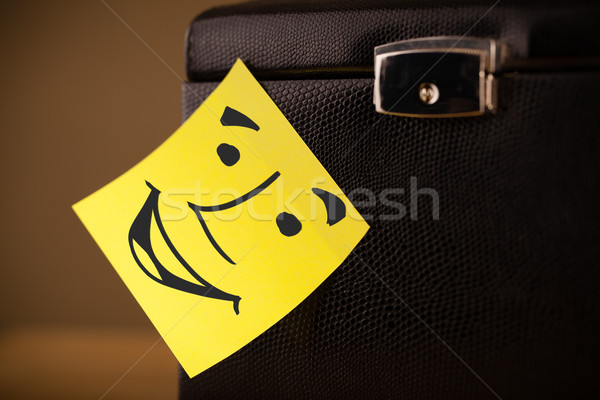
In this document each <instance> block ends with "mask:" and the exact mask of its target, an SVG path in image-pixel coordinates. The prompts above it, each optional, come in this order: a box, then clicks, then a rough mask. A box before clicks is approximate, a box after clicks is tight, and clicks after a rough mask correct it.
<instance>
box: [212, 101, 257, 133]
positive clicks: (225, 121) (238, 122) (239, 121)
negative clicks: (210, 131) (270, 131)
mask: <svg viewBox="0 0 600 400" xmlns="http://www.w3.org/2000/svg"><path fill="white" fill-rule="evenodd" d="M221 125H223V126H241V127H244V128H250V129H253V130H255V131H257V132H258V130H259V129H260V127H259V126H258V125H257V124H256V122H254V121H252V120H251V119H250V118H249V117H248V116H246V115H245V114H242V113H241V112H239V111H238V110H234V109H233V108H231V107H225V111H223V115H222V116H221Z"/></svg>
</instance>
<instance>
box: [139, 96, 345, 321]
mask: <svg viewBox="0 0 600 400" xmlns="http://www.w3.org/2000/svg"><path fill="white" fill-rule="evenodd" d="M220 122H221V125H223V126H238V127H246V128H250V129H253V130H254V131H259V130H260V127H259V126H258V125H257V124H256V123H255V122H254V121H252V119H250V118H249V117H248V116H246V115H245V114H243V113H241V112H239V111H237V110H234V109H232V108H230V107H225V110H224V112H223V115H222V117H221V119H220ZM216 153H217V154H218V156H219V158H220V159H221V161H222V163H223V164H224V165H225V166H227V167H231V166H233V165H235V164H236V163H237V161H238V160H239V158H240V151H239V150H238V149H237V148H236V147H235V146H232V145H229V144H227V143H221V144H219V146H218V147H217V148H216ZM280 175H281V174H280V173H279V172H278V171H276V172H274V173H273V174H272V175H271V176H269V177H268V178H267V179H266V180H265V181H264V182H262V183H261V184H260V185H258V186H256V187H255V188H254V189H252V190H251V191H250V192H248V193H246V194H244V195H243V196H240V197H237V198H235V199H233V200H230V201H228V202H226V203H222V204H217V205H210V206H202V205H197V204H193V203H191V202H190V203H188V205H189V207H190V208H191V209H192V210H193V211H194V212H195V214H196V216H197V218H198V221H199V222H200V225H201V226H202V230H203V231H204V233H205V234H206V237H207V239H208V240H209V241H210V243H211V244H212V246H213V247H214V249H215V251H217V252H218V253H219V254H220V255H221V256H222V257H223V259H224V260H225V261H227V262H228V263H230V264H234V265H235V262H234V261H233V260H232V259H231V258H230V257H229V256H228V255H227V253H226V252H225V251H224V250H223V249H222V248H221V246H219V244H218V243H217V242H216V241H215V238H214V237H213V235H212V234H211V233H210V230H209V228H208V226H207V224H206V222H205V220H204V218H203V213H210V212H216V211H222V210H227V209H229V208H231V207H235V206H238V205H240V204H242V203H244V202H246V201H248V200H250V199H251V198H253V197H254V196H256V195H258V194H260V193H261V192H263V190H265V189H266V188H267V187H269V186H270V185H271V184H272V183H273V182H275V180H276V179H277V178H279V176H280ZM146 184H147V185H148V187H149V188H150V194H149V195H148V198H147V200H146V202H145V203H144V206H143V207H142V209H141V210H140V213H139V214H138V215H137V217H136V218H135V220H134V222H133V224H132V225H131V230H130V231H129V246H130V248H131V253H132V255H133V257H134V259H135V261H136V263H137V264H138V265H139V267H140V268H141V269H142V271H144V273H145V274H146V275H148V277H150V278H151V279H152V280H154V281H156V282H157V283H160V284H162V285H165V286H168V287H171V288H173V289H177V290H181V291H183V292H187V293H191V294H196V295H199V296H206V297H210V298H213V299H220V300H226V301H231V302H233V309H234V311H235V313H236V314H239V312H240V311H239V303H240V300H241V297H240V296H236V295H233V294H230V293H226V292H224V291H222V290H220V289H218V288H217V287H215V286H214V285H212V284H210V283H208V282H207V281H206V280H205V279H203V278H202V277H201V276H200V275H199V274H198V273H197V272H196V270H195V269H194V268H192V267H191V266H190V264H189V263H188V262H187V261H186V260H185V259H184V258H183V257H182V256H181V254H179V252H178V251H177V249H176V247H175V246H174V245H173V243H172V241H171V239H170V238H169V236H168V234H167V233H166V231H165V228H164V225H163V223H162V221H161V218H160V212H159V209H158V204H159V203H158V199H159V195H160V191H159V190H158V189H157V188H155V187H154V186H152V184H151V183H149V182H146ZM312 191H313V193H314V194H315V195H316V196H317V197H318V198H319V199H320V200H321V201H322V202H323V205H324V206H325V208H326V213H327V223H328V224H329V225H335V224H336V223H338V222H339V221H341V220H342V219H344V218H345V217H346V206H345V205H344V202H343V201H342V200H341V199H340V198H339V197H338V196H336V195H334V194H332V193H329V192H327V191H325V190H323V189H319V188H313V189H312ZM153 220H154V221H155V223H156V225H157V227H158V229H159V230H160V233H161V236H162V239H163V240H164V241H165V243H166V244H167V246H168V247H169V249H170V250H171V252H172V253H173V255H174V256H175V258H176V259H177V261H179V263H181V265H182V266H183V267H184V268H185V269H186V270H187V271H188V272H189V273H190V274H191V275H192V276H193V277H194V278H195V280H196V281H197V283H196V282H190V281H188V280H185V279H182V278H181V277H179V276H177V275H175V274H173V273H171V272H170V271H169V269H168V268H167V267H165V266H164V265H163V264H162V263H161V262H160V261H159V260H158V258H157V257H156V254H154V251H153V249H152V241H151V238H150V230H151V225H152V221H153ZM276 223H277V227H278V228H279V231H280V232H281V234H282V235H284V236H288V237H291V236H295V235H297V234H298V233H299V232H300V231H301V230H302V223H301V222H300V221H299V220H298V218H297V217H296V216H295V215H293V214H291V213H288V212H285V211H284V212H281V213H279V214H278V215H277V217H276ZM134 243H137V244H138V245H139V246H140V247H141V248H142V249H143V250H144V252H145V253H146V254H147V256H148V257H149V258H150V260H151V261H152V263H153V265H154V267H155V269H156V271H158V275H159V276H155V275H153V274H152V273H151V272H150V271H149V270H148V269H147V268H146V267H145V266H144V264H143V263H142V262H141V261H140V258H139V257H138V255H137V253H136V250H135V247H134Z"/></svg>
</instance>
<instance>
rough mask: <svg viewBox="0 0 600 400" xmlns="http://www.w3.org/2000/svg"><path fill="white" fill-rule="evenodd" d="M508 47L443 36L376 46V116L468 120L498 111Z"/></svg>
mask: <svg viewBox="0 0 600 400" xmlns="http://www.w3.org/2000/svg"><path fill="white" fill-rule="evenodd" d="M505 53H506V51H505V48H504V46H501V45H499V44H498V42H496V41H495V40H493V39H478V38H460V37H451V36H438V37H431V38H422V39H413V40H403V41H401V42H395V43H389V44H385V45H382V46H377V47H375V92H374V96H373V103H374V104H375V109H376V111H377V112H379V113H382V114H394V115H401V116H406V117H467V116H475V115H482V114H484V113H485V112H495V110H496V107H497V93H496V91H497V89H496V87H497V85H496V80H495V79H494V75H493V74H494V72H497V71H498V70H499V69H500V65H501V63H502V61H503V59H504V57H505Z"/></svg>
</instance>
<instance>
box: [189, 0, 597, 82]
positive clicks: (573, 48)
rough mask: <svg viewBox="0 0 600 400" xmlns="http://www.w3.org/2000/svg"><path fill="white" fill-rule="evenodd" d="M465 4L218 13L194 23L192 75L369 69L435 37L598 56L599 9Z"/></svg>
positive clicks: (529, 51)
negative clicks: (242, 66)
mask: <svg viewBox="0 0 600 400" xmlns="http://www.w3.org/2000/svg"><path fill="white" fill-rule="evenodd" d="M306 3H308V4H306ZM433 3H436V4H438V5H431V4H433ZM463 3H464V2H463ZM467 3H469V4H472V5H461V6H459V5H456V2H452V1H442V0H440V1H436V2H432V1H427V2H422V1H421V2H416V1H400V2H392V1H376V2H356V1H345V2H342V1H326V2H301V1H292V2H290V1H288V2H286V4H284V5H281V4H278V3H277V5H276V6H274V5H273V4H274V3H273V2H259V3H257V4H249V5H244V4H242V5H239V6H232V7H225V8H221V9H215V10H213V11H209V12H207V13H205V14H203V15H200V16H199V17H198V18H197V19H196V20H195V21H194V22H193V23H192V24H191V26H190V29H189V32H188V42H187V50H186V68H187V74H188V77H189V79H190V80H191V81H202V80H211V79H216V78H221V77H222V76H224V74H225V73H226V72H227V71H228V70H229V68H230V67H231V66H232V65H233V63H234V62H235V60H236V59H237V58H241V59H242V60H244V62H245V63H246V64H247V65H248V66H250V67H252V69H253V72H254V73H255V74H256V75H257V76H259V77H262V78H265V79H270V78H271V76H270V74H273V73H275V72H277V71H280V70H302V71H306V70H320V69H327V70H333V71H334V73H338V74H341V73H343V72H344V69H351V68H356V67H363V68H364V67H366V68H368V67H372V65H373V48H374V47H375V46H378V45H381V44H386V43H390V42H394V41H398V40H404V39H411V38H419V37H428V36H438V35H457V36H462V35H464V34H468V35H469V36H475V37H491V38H495V39H500V40H503V41H505V42H506V43H507V44H509V45H510V47H511V51H512V53H513V57H516V58H530V57H569V56H570V57H573V56H591V55H596V56H597V55H600V35H597V34H595V33H594V32H595V31H596V25H597V21H599V20H600V6H598V5H597V4H592V5H584V3H585V2H581V1H570V2H568V4H567V3H565V2H564V1H562V2H549V1H548V2H542V3H541V4H538V5H537V6H535V5H531V4H530V3H529V2H515V1H509V0H503V1H500V2H499V3H498V5H497V6H496V7H494V8H493V9H492V10H491V11H489V12H487V11H488V10H489V9H490V6H491V5H492V4H493V3H494V1H492V0H489V1H476V2H473V1H471V2H467ZM473 3H475V4H473ZM560 3H562V5H561V4H560ZM580 3H581V4H580ZM444 4H446V5H444ZM484 15H485V16H484ZM483 16H484V17H483ZM482 17H483V18H482ZM371 74H372V73H371Z"/></svg>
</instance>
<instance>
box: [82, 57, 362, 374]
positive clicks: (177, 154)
mask: <svg viewBox="0 0 600 400" xmlns="http://www.w3.org/2000/svg"><path fill="white" fill-rule="evenodd" d="M325 140H327V134H326V133H325ZM73 208H74V209H75V212H76V213H77V215H78V216H79V218H80V219H81V220H82V221H83V223H84V225H85V226H86V228H87V229H88V230H89V232H90V233H91V235H92V236H93V237H94V239H95V240H96V242H97V243H98V245H99V246H100V248H101V249H102V251H103V252H104V254H105V255H106V257H107V258H108V259H109V261H110V262H111V263H112V265H113V266H114V268H115V269H116V270H117V272H118V273H119V275H120V276H121V278H122V279H123V281H124V282H125V284H126V285H127V287H128V288H129V289H130V290H131V292H132V293H133V295H134V296H135V298H136V300H137V301H138V302H139V303H140V305H141V306H142V308H143V309H144V311H145V312H146V314H148V317H150V319H151V320H152V322H153V323H154V325H155V326H156V328H157V329H158V331H159V332H160V334H161V335H162V337H163V338H164V340H165V342H166V343H167V345H168V346H169V347H170V348H171V350H172V351H173V353H174V354H175V356H176V357H177V359H178V360H179V362H180V363H181V365H182V366H183V368H184V369H185V370H186V372H187V373H188V375H190V376H195V375H197V374H199V373H200V372H202V371H204V370H206V369H207V368H210V367H211V366H213V365H214V364H216V363H218V362H219V361H221V360H223V359H225V358H226V357H228V356H230V355H231V354H233V353H234V352H236V351H237V350H239V349H240V348H242V347H243V346H244V345H246V344H247V343H249V342H250V341H251V340H253V339H254V338H256V337H257V336H258V335H260V334H261V333H262V332H264V331H265V330H267V329H268V328H269V327H270V326H272V325H273V324H274V323H276V322H277V321H279V320H280V319H281V318H283V317H284V316H285V315H286V314H287V313H289V312H290V311H291V310H292V309H294V308H295V307H296V306H297V305H298V304H299V303H300V302H301V301H302V300H304V299H305V298H306V297H307V296H308V295H309V294H310V293H311V292H312V291H314V290H315V289H316V288H317V286H319V285H320V284H321V283H322V282H323V280H325V278H327V277H328V276H329V275H330V274H331V273H332V272H333V271H334V270H335V269H336V268H337V267H338V266H339V265H340V264H341V263H342V261H344V259H345V258H346V257H347V256H348V255H349V253H350V251H351V249H353V248H354V247H355V246H356V245H357V244H358V242H359V241H360V240H361V238H362V237H363V236H364V235H365V233H366V232H367V230H368V229H369V227H368V225H367V223H366V222H365V221H364V220H363V218H362V217H361V216H360V214H359V213H358V212H357V211H356V209H355V208H354V207H353V206H352V204H351V203H350V201H349V200H348V198H346V196H345V195H344V194H343V193H342V191H341V190H340V188H339V187H338V186H337V184H336V183H335V182H334V180H333V179H332V178H331V176H329V174H328V173H327V171H326V170H325V168H323V166H322V165H321V164H320V163H319V161H318V160H317V158H316V157H315V156H314V154H313V153H312V152H311V151H310V149H309V148H308V147H307V146H306V144H305V143H304V142H303V140H302V139H301V138H300V136H299V135H298V134H297V133H296V131H295V130H294V128H293V127H292V126H291V125H290V123H289V122H288V120H287V119H286V118H285V117H284V115H283V114H282V113H281V111H280V110H279V109H278V108H277V106H276V105H275V103H274V102H273V101H272V100H271V98H270V97H269V96H268V94H267V93H266V92H265V91H264V89H263V88H262V87H261V86H260V84H259V83H258V82H257V81H256V79H255V78H254V77H253V76H252V74H251V73H250V71H248V69H247V68H246V66H245V65H244V64H243V63H242V62H241V61H240V60H238V61H237V62H236V63H235V65H234V66H233V68H232V69H231V71H230V72H229V74H228V75H227V77H226V78H225V79H224V80H223V82H221V84H220V85H219V86H218V87H217V89H216V90H215V91H214V92H213V93H212V94H211V95H210V96H209V97H208V99H207V100H206V101H205V102H204V103H203V104H202V105H201V106H200V107H199V108H198V109H197V110H196V111H195V112H194V113H193V114H192V115H191V116H190V118H189V119H188V120H187V121H186V122H185V123H184V124H183V125H182V126H181V127H180V128H179V129H178V130H177V131H176V132H175V133H174V134H173V135H172V136H171V137H169V138H168V139H167V140H166V141H165V142H164V143H163V144H162V145H161V146H159V147H158V148H157V149H156V150H155V151H154V152H152V153H151V154H150V155H149V156H148V157H146V158H145V159H144V160H142V161H141V162H140V163H139V164H137V165H136V166H134V167H133V168H132V169H130V170H129V171H127V172H126V173H124V174H123V175H122V176H120V177H119V178H117V179H115V180H114V181H113V182H111V183H109V184H108V185H106V186H105V187H103V188H102V189H100V190H98V191H97V192H96V193H94V194H92V195H90V196H89V197H87V198H85V199H84V200H82V201H80V202H79V203H77V204H75V205H74V206H73Z"/></svg>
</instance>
